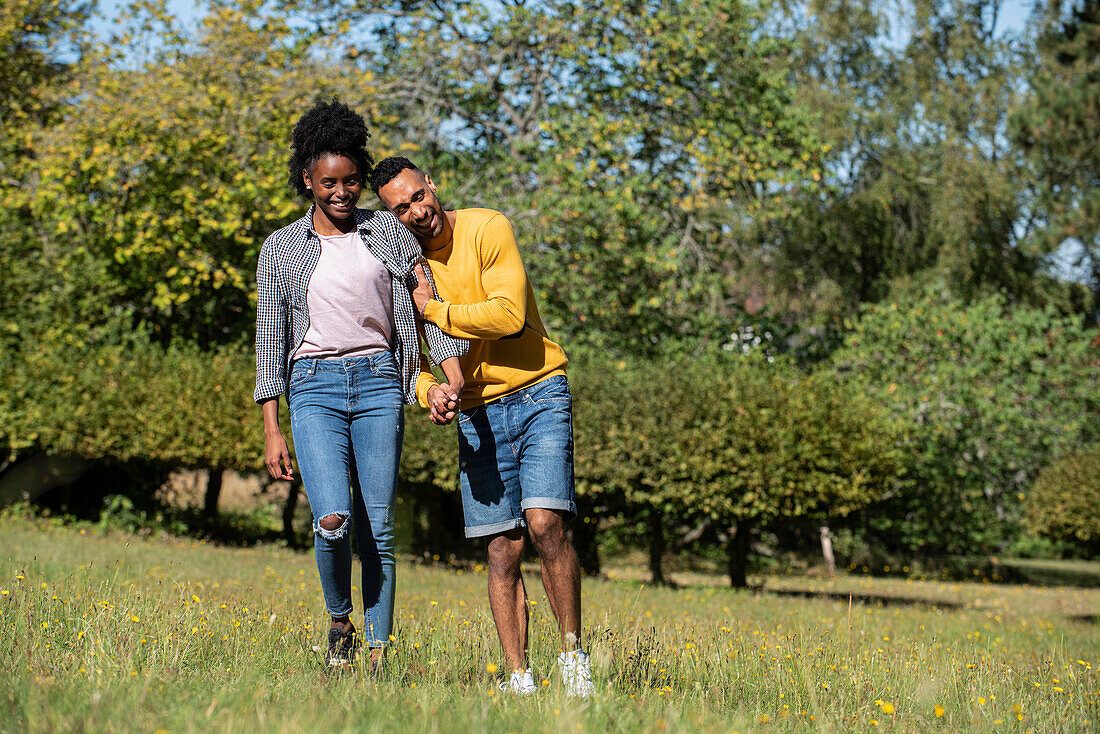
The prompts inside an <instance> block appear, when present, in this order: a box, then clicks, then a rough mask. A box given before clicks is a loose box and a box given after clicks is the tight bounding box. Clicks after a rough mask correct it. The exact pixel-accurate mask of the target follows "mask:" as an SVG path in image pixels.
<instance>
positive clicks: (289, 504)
mask: <svg viewBox="0 0 1100 734" xmlns="http://www.w3.org/2000/svg"><path fill="white" fill-rule="evenodd" d="M297 510H298V485H297V484H294V483H293V482H291V483H290V484H289V485H288V486H287V490H286V504H284V505H283V538H284V539H285V540H286V543H287V545H289V546H290V547H291V548H297V547H298V536H297V535H296V534H295V532H294V513H295V512H297Z"/></svg>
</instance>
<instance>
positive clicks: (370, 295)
mask: <svg viewBox="0 0 1100 734" xmlns="http://www.w3.org/2000/svg"><path fill="white" fill-rule="evenodd" d="M369 137H370V132H369V131H368V130H367V126H366V123H365V122H364V121H363V118H362V117H361V116H360V115H358V114H357V113H355V112H354V111H352V110H351V109H350V108H348V107H347V106H346V105H344V104H341V103H340V102H338V101H336V100H335V99H334V100H332V101H331V102H318V103H317V104H315V105H314V106H313V108H312V109H310V110H309V111H308V112H306V113H305V115H303V116H302V118H301V119H300V120H298V123H297V124H296V125H295V127H294V134H293V144H292V150H291V154H290V185H291V187H292V188H294V189H295V191H297V192H298V194H299V195H300V196H301V197H302V198H303V199H306V200H309V201H310V202H311V204H310V206H309V210H308V211H307V212H306V213H305V216H303V217H302V218H301V219H298V220H297V221H295V222H292V223H291V224H289V225H287V226H285V227H283V228H282V229H280V230H278V231H277V232H275V233H274V234H272V235H271V236H270V237H268V238H267V240H265V241H264V244H263V247H262V249H261V250H260V258H259V263H258V265H257V268H256V287H257V294H258V302H257V308H256V392H255V395H254V397H255V400H256V402H257V403H259V404H260V406H261V407H262V411H263V422H264V435H265V437H266V451H265V462H266V464H267V468H268V471H269V472H270V473H271V476H272V477H274V478H276V479H284V480H287V481H292V480H293V479H294V469H293V467H292V465H291V460H290V452H289V451H288V449H287V443H286V439H284V438H283V434H282V431H281V429H280V427H279V398H280V396H282V395H284V394H285V395H286V399H287V404H288V405H289V407H290V429H291V432H292V434H293V436H294V446H295V450H296V454H297V459H298V468H299V469H300V470H301V474H302V482H303V484H304V486H305V491H306V497H308V498H309V506H310V509H311V511H312V513H313V518H314V520H313V533H314V549H315V552H316V557H317V571H318V572H319V573H320V576H321V589H322V591H323V592H324V597H325V605H326V607H327V609H328V613H329V615H330V616H331V617H332V625H331V628H330V629H329V639H328V653H327V655H326V661H327V663H328V664H329V665H332V666H344V665H350V664H351V662H352V660H353V658H354V655H355V652H356V650H357V648H358V646H359V645H360V644H361V642H362V640H363V639H365V642H366V645H367V646H368V647H369V648H370V651H371V656H370V660H371V670H372V671H377V670H378V667H379V665H380V664H381V661H382V654H383V652H384V649H385V647H386V645H387V644H388V642H389V638H390V630H391V627H392V622H393V597H394V572H395V564H394V551H393V516H394V493H395V490H396V487H397V467H398V464H399V463H400V459H401V441H402V436H403V433H404V404H405V403H410V404H411V403H414V402H415V401H416V377H417V375H418V374H419V373H420V363H421V360H423V359H424V358H423V357H422V356H421V354H420V342H419V339H418V332H417V324H416V317H415V311H414V310H413V302H412V297H411V295H410V288H415V286H416V276H415V275H414V274H413V266H414V265H416V264H417V262H419V261H420V259H421V252H420V246H419V244H418V243H417V241H416V240H415V239H414V238H413V236H412V235H411V234H410V233H409V232H408V230H406V229H405V228H404V227H403V226H401V224H400V223H399V222H398V221H397V218H396V217H394V216H393V215H392V214H390V213H389V212H387V211H371V210H366V209H360V208H358V206H357V204H358V202H359V195H360V194H361V193H362V190H363V182H364V181H365V180H369V179H370V173H371V168H372V166H373V164H374V161H373V159H372V158H371V156H370V154H369V153H368V152H367V150H366V143H367V139H368V138H369ZM433 288H434V284H433ZM423 329H424V337H425V341H426V342H427V343H428V346H429V349H430V351H431V357H432V359H433V360H434V361H435V362H436V364H438V365H440V366H441V367H442V369H443V371H444V373H445V374H446V376H447V378H448V380H449V381H450V387H451V388H453V389H454V390H456V392H454V393H453V394H454V395H455V396H456V398H455V408H456V409H457V393H458V392H461V390H462V372H461V368H460V367H459V365H458V357H460V356H462V355H464V354H465V353H466V351H467V349H468V347H469V344H468V343H467V342H466V341H465V340H462V339H455V338H452V337H449V336H447V335H445V334H443V333H442V332H441V331H440V330H439V329H438V328H437V327H436V326H434V325H433V324H430V323H424V324H423ZM352 532H354V533H355V540H356V545H357V546H358V548H359V560H360V565H361V567H362V584H361V588H362V590H363V607H364V625H363V630H362V632H361V633H359V632H357V630H356V628H355V625H353V624H352V622H351V618H350V616H351V613H352V610H353V604H352V599H351V573H352V560H351V533H352Z"/></svg>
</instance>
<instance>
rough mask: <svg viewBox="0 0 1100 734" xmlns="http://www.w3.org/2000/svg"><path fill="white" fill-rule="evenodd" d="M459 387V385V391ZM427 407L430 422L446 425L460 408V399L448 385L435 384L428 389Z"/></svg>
mask: <svg viewBox="0 0 1100 734" xmlns="http://www.w3.org/2000/svg"><path fill="white" fill-rule="evenodd" d="M461 389H462V388H461V387H460V388H459V391H461ZM428 409H429V417H430V418H431V421H432V423H434V424H436V425H437V426H446V425H448V424H450V422H451V421H452V420H454V417H455V416H456V415H457V414H458V411H459V410H461V409H462V400H461V399H460V398H459V397H458V392H457V391H456V390H455V389H454V388H453V387H451V386H450V385H447V384H443V385H436V386H435V387H433V388H431V389H430V390H428Z"/></svg>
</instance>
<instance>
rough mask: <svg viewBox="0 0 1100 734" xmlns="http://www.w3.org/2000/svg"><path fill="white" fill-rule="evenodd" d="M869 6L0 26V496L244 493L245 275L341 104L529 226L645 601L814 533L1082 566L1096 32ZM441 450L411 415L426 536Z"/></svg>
mask: <svg viewBox="0 0 1100 734" xmlns="http://www.w3.org/2000/svg"><path fill="white" fill-rule="evenodd" d="M881 7H882V6H881V4H879V3H875V2H871V0H866V1H864V2H841V3H833V4H821V3H800V2H795V3H770V2H759V3H736V2H735V3H731V2H727V1H725V0H722V1H719V0H699V1H692V2H688V1H686V0H683V1H677V0H668V1H665V2H656V1H643V2H619V1H617V0H616V1H613V2H609V3H595V4H593V3H581V2H575V1H572V0H548V1H545V2H527V3H519V2H515V3H514V2H503V3H497V2H480V1H473V2H452V1H451V0H443V1H442V2H433V3H421V2H410V3H403V4H402V5H401V6H400V10H399V11H398V10H397V9H396V6H394V7H389V6H387V7H385V8H382V7H378V8H375V7H373V6H369V5H367V4H359V3H353V4H349V5H338V6H336V7H325V8H323V9H319V8H317V7H316V6H314V5H309V4H301V5H298V6H295V5H294V4H293V3H284V4H278V5H277V6H274V7H273V6H270V5H266V4H263V3H259V2H256V1H255V0H230V1H229V2H218V3H213V4H210V5H209V6H206V7H204V8H202V12H203V13H204V15H203V16H202V19H201V20H200V21H199V22H197V23H184V22H180V21H179V20H178V19H175V18H173V17H172V16H171V15H170V14H169V13H168V12H167V11H166V9H165V5H164V4H163V3H162V2H142V3H137V4H135V5H134V6H132V7H131V8H130V9H129V10H128V11H127V12H126V13H125V14H124V15H123V17H121V18H118V19H116V22H114V23H113V24H112V25H111V27H112V28H113V29H114V30H113V31H112V32H111V34H110V37H109V38H104V37H101V36H100V37H97V36H95V35H94V34H92V33H91V32H90V28H91V25H90V18H89V15H88V12H89V11H88V9H87V8H80V7H77V8H75V9H74V8H73V7H72V6H71V5H70V4H67V3H61V2H60V0H15V1H14V2H13V3H9V4H8V5H7V6H6V7H5V10H4V11H3V12H4V15H3V16H2V17H0V51H2V53H0V119H2V120H3V126H4V130H3V132H4V134H3V136H0V199H2V204H3V206H0V220H2V221H0V288H2V292H3V294H4V297H3V298H2V299H0V350H2V353H3V354H4V355H5V357H6V360H5V363H6V365H7V368H5V369H4V370H0V453H2V454H3V459H2V460H3V462H4V463H3V464H2V465H0V466H2V467H3V468H7V467H8V466H10V465H14V463H16V462H18V461H20V460H21V459H23V458H26V457H28V456H31V455H34V454H36V453H41V452H54V453H68V454H73V455H79V456H83V457H87V458H91V459H96V460H102V461H112V462H125V463H130V464H134V465H137V464H141V463H143V462H152V463H154V464H156V465H158V466H189V467H212V468H217V469H222V468H238V469H241V470H249V471H251V470H255V469H257V468H258V462H259V457H260V451H261V444H262V442H261V440H260V438H261V435H260V433H261V432H260V430H259V422H258V417H257V414H258V411H256V409H255V408H253V407H252V406H251V405H250V396H251V387H250V383H251V379H252V370H251V356H250V344H251V338H252V337H251V335H252V330H253V326H254V319H255V312H254V301H255V283H254V279H255V275H254V273H255V263H256V256H257V253H258V251H259V247H260V244H261V242H262V241H263V239H264V237H265V236H266V235H267V234H269V233H270V232H271V231H273V230H274V229H276V228H277V227H279V226H281V225H282V224H284V223H286V222H287V221H288V220H289V219H291V218H293V217H295V216H298V215H299V214H300V212H301V211H302V209H303V206H302V204H301V203H300V202H298V201H295V200H294V198H293V196H292V193H291V190H290V188H289V187H288V186H287V177H288V171H287V170H286V157H287V145H288V139H289V132H290V128H291V126H292V124H293V121H294V120H295V119H296V118H297V116H298V115H300V114H301V112H302V111H303V110H304V109H306V108H307V107H308V106H309V104H311V102H312V100H313V99H314V98H316V97H319V96H320V97H330V96H339V97H340V98H341V99H343V100H344V101H347V102H348V103H350V104H351V105H352V106H354V107H355V108H356V109H358V110H360V111H361V112H363V113H364V115H365V116H366V117H367V118H368V119H369V120H370V121H371V124H372V127H373V130H374V134H375V138H374V140H373V141H372V146H373V150H374V151H375V153H376V155H377V156H378V157H381V156H383V155H388V154H392V153H403V154H406V155H409V156H410V157H412V158H414V159H416V160H417V161H418V162H419V163H421V164H422V165H423V166H425V167H426V168H427V169H428V170H429V171H430V172H431V173H432V174H433V175H434V177H435V178H436V179H437V181H439V183H440V184H441V190H442V191H443V192H444V194H445V195H446V197H447V202H446V203H447V204H448V205H451V206H471V205H478V206H490V207H493V208H496V209H500V210H503V211H505V212H506V213H508V214H509V216H510V217H511V218H512V219H513V221H514V222H515V225H516V229H517V234H518V235H519V239H520V242H521V247H522V248H523V252H524V255H525V260H526V263H527V267H528V270H529V273H530V275H531V277H532V280H533V282H534V284H535V288H536V292H537V295H538V298H539V302H540V308H541V310H542V313H543V317H544V320H545V321H546V322H547V324H548V327H549V328H550V331H551V332H552V334H553V336H554V337H555V338H556V339H557V340H559V341H560V342H561V343H562V344H563V345H564V346H565V347H566V349H567V351H568V352H569V353H570V354H571V355H572V356H573V358H574V359H573V367H572V368H571V376H572V379H573V381H574V383H575V392H576V402H577V424H576V431H577V452H578V453H577V459H578V481H579V491H580V494H581V496H582V498H583V501H584V503H585V504H586V511H587V518H588V520H589V522H587V523H583V524H582V525H581V526H578V527H577V528H576V532H578V533H580V534H582V535H584V534H585V533H587V534H588V536H589V537H588V540H589V545H590V546H591V547H593V548H595V547H597V546H598V543H599V541H600V537H601V533H603V534H612V535H613V536H614V538H615V539H616V542H626V543H637V544H641V545H642V546H644V547H645V548H647V549H648V551H649V554H650V558H651V563H652V565H653V568H654V574H655V575H656V576H658V577H660V576H661V575H662V573H663V571H662V567H661V560H662V559H663V558H664V557H666V555H667V554H668V553H670V552H675V551H678V550H686V549H695V550H702V549H705V548H713V547H718V546H721V547H723V548H725V549H727V550H728V552H727V554H726V556H727V558H728V563H729V569H730V573H731V576H732V577H733V579H734V580H735V582H737V581H740V580H742V578H743V573H744V569H745V564H746V559H747V556H748V552H749V550H750V549H751V548H752V544H753V543H754V542H760V539H761V538H766V539H768V540H769V541H770V542H771V544H773V545H782V544H793V545H794V546H795V547H796V548H798V547H801V548H802V550H803V551H807V552H808V551H812V550H813V544H814V543H816V538H817V537H818V534H819V531H820V529H821V528H822V527H827V528H829V531H828V532H829V533H831V534H832V537H833V538H834V545H835V547H836V550H837V553H838V555H841V556H843V557H844V558H857V557H859V558H865V557H871V556H876V557H877V556H878V555H889V554H902V555H909V556H913V555H917V554H957V553H981V552H994V551H996V552H1006V551H1007V552H1016V553H1030V554H1035V553H1050V554H1077V555H1088V554H1093V553H1095V552H1096V549H1097V546H1096V542H1097V539H1096V537H1095V536H1094V535H1090V534H1089V532H1087V530H1088V528H1090V527H1092V528H1095V527H1100V522H1091V524H1090V522H1088V517H1087V516H1086V518H1085V520H1086V521H1085V522H1083V523H1081V522H1078V523H1076V524H1074V523H1073V522H1067V521H1066V517H1067V516H1069V515H1072V514H1074V513H1077V514H1079V513H1080V512H1082V508H1084V509H1083V511H1084V512H1086V513H1087V512H1088V511H1089V510H1090V509H1091V510H1092V511H1093V512H1096V508H1097V507H1098V506H1100V502H1095V501H1092V502H1087V503H1084V504H1082V503H1080V502H1077V503H1076V504H1074V503H1073V502H1069V501H1068V500H1067V502H1065V503H1063V502H1062V501H1061V500H1059V499H1058V498H1057V495H1058V494H1059V493H1060V492H1062V493H1066V492H1076V495H1075V497H1077V498H1080V497H1086V498H1087V497H1096V496H1097V494H1096V493H1098V492H1100V490H1098V489H1097V488H1096V486H1095V482H1094V483H1093V484H1091V485H1090V484H1089V482H1088V481H1085V482H1084V485H1083V486H1068V485H1069V484H1071V482H1069V480H1058V479H1056V477H1070V476H1073V477H1085V478H1086V479H1087V478H1088V477H1090V476H1091V477H1097V476H1100V471H1096V472H1090V471H1089V470H1088V468H1087V467H1089V466H1091V465H1090V464H1088V463H1087V462H1088V461H1094V460H1095V459H1089V458H1088V457H1090V456H1092V457H1095V453H1092V454H1089V453H1087V452H1085V453H1078V454H1073V455H1069V454H1068V452H1070V451H1071V450H1076V449H1084V448H1086V447H1088V446H1090V445H1094V444H1096V443H1097V442H1100V436H1098V435H1097V434H1098V432H1100V428H1098V421H1097V409H1098V408H1097V406H1098V396H1100V387H1098V385H1097V366H1098V364H1097V363H1098V356H1097V354H1098V349H1097V347H1096V346H1095V344H1093V345H1092V346H1090V341H1091V340H1092V339H1093V338H1094V337H1095V335H1096V333H1097V330H1096V317H1097V314H1098V311H1100V226H1098V223H1100V198H1098V197H1100V193H1098V192H1100V186H1097V184H1098V183H1100V148H1098V147H1097V146H1096V145H1095V141H1096V139H1097V138H1098V137H1100V121H1098V120H1097V118H1096V116H1095V114H1094V111H1095V108H1096V106H1097V104H1098V99H1097V95H1100V84H1098V83H1097V82H1098V81H1100V3H1097V2H1085V3H1080V2H1078V3H1077V4H1068V5H1065V6H1064V7H1058V6H1057V4H1053V5H1049V6H1043V7H1042V8H1037V9H1036V10H1035V12H1034V14H1033V15H1032V16H1031V17H1030V19H1029V20H1028V22H1027V24H1026V25H1024V26H1023V27H1022V28H1012V29H1008V28H1005V27H1004V24H1003V21H1002V17H1003V7H1002V4H1001V3H997V2H977V3H975V2H935V1H925V0H912V1H908V2H904V3H902V4H901V5H900V6H891V10H890V12H889V13H887V12H885V11H884V10H882V9H881ZM895 10H896V12H895ZM100 25H101V26H102V24H100ZM364 204H367V205H369V204H370V202H369V201H366V200H364ZM1067 273H1068V274H1069V275H1067ZM1070 276H1072V277H1070ZM440 435H441V434H439V433H438V432H435V433H432V432H430V427H429V426H427V425H426V423H425V422H423V421H422V420H420V418H419V417H418V416H413V415H410V428H409V436H408V443H407V446H406V451H405V473H404V476H405V482H406V491H407V492H409V493H410V494H409V496H410V497H416V498H420V499H418V500H417V502H420V503H421V504H422V510H423V511H420V512H419V513H418V514H417V515H416V516H417V517H421V518H423V517H427V516H428V515H426V514H425V513H428V510H429V509H430V503H431V502H432V501H434V500H433V498H434V497H437V495H436V494H433V493H435V492H437V491H439V489H444V490H447V491H450V490H452V489H453V484H454V472H455V466H454V462H455V458H454V450H453V442H452V441H451V440H450V437H449V436H447V437H446V438H445V439H444V440H441V438H440ZM1062 456H1066V457H1067V458H1066V460H1065V461H1066V462H1069V463H1066V464H1064V465H1059V464H1057V463H1052V462H1057V460H1058V459H1059V457H1062ZM1082 462H1085V463H1082ZM1048 466H1051V467H1052V468H1051V470H1050V473H1049V474H1048V475H1047V479H1046V480H1044V481H1043V482H1040V484H1038V485H1036V484H1035V483H1034V481H1035V479H1036V477H1038V476H1039V474H1040V472H1042V471H1043V469H1044V468H1045V467H1048ZM1058 466H1062V469H1058V470H1056V469H1055V468H1054V467H1058ZM1067 467H1068V468H1067ZM1081 467H1085V468H1084V469H1082V468H1081ZM1076 483H1077V480H1074V481H1073V482H1072V484H1076ZM1037 487H1038V489H1037ZM437 488H439V489H437ZM1040 490H1041V492H1040ZM1090 492H1091V493H1093V494H1089V493H1090ZM1037 494H1038V495H1041V496H1036V495H1037ZM1032 504H1034V505H1036V506H1041V507H1042V508H1043V510H1044V511H1043V512H1038V511H1036V512H1033V513H1032V514H1030V515H1028V513H1027V512H1026V508H1027V507H1029V506H1030V505H1032ZM1062 507H1064V508H1065V511H1064V512H1062V513H1061V514H1062V515H1063V517H1061V518H1060V519H1059V518H1055V517H1053V515H1057V514H1058V513H1057V512H1053V511H1052V508H1055V509H1056V508H1062ZM1026 517H1031V518H1032V520H1031V521H1030V524H1028V523H1025V522H1024V520H1025V518H1026ZM425 522H427V521H425ZM1082 527H1083V528H1085V531H1084V532H1083V533H1082V531H1081V530H1080V529H1081V528H1082ZM419 537H420V538H421V542H422V543H423V544H429V543H432V542H437V541H436V540H433V538H434V537H436V536H435V535H433V534H432V533H430V532H424V533H422V534H421V535H420V536H419ZM607 537H610V536H607ZM811 540H812V542H811ZM592 563H594V561H590V565H592Z"/></svg>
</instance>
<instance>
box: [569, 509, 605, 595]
mask: <svg viewBox="0 0 1100 734" xmlns="http://www.w3.org/2000/svg"><path fill="white" fill-rule="evenodd" d="M598 530H599V522H598V521H597V519H596V513H595V510H594V508H593V507H592V505H591V504H590V503H588V502H586V501H585V499H584V498H583V497H579V498H578V501H577V519H576V520H574V521H573V522H572V523H570V525H569V532H570V534H571V535H572V539H573V549H574V550H575V551H576V552H577V560H579V561H580V564H581V572H582V573H583V574H584V575H585V576H599V575H600V546H599V541H598V540H597V531H598Z"/></svg>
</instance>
